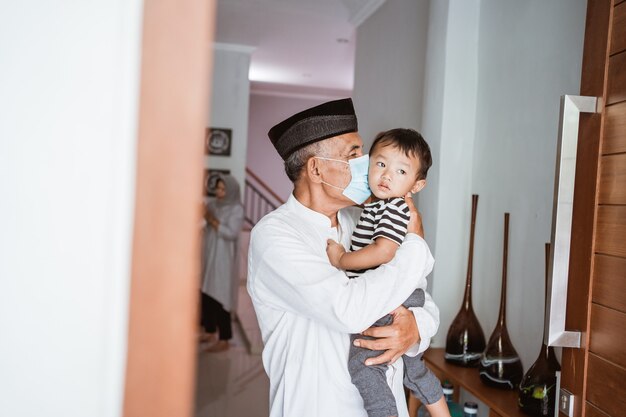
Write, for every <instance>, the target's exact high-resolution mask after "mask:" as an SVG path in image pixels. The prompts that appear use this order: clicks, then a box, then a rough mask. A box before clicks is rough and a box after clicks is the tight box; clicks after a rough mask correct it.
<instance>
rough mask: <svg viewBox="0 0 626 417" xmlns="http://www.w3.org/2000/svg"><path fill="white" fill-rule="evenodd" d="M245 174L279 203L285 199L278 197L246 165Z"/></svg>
mask: <svg viewBox="0 0 626 417" xmlns="http://www.w3.org/2000/svg"><path fill="white" fill-rule="evenodd" d="M246 175H250V176H251V177H252V178H253V179H254V181H255V182H256V183H257V184H259V185H260V186H261V187H262V188H263V189H264V190H265V191H267V192H268V193H269V194H270V195H271V196H272V197H274V198H275V199H276V201H278V202H279V203H280V204H283V203H284V202H285V200H283V199H282V198H280V197H279V196H278V194H276V193H275V192H274V191H273V190H272V189H271V188H270V187H269V186H268V185H267V184H265V182H263V180H262V179H261V178H259V177H258V176H257V175H256V174H255V173H254V172H252V171H251V170H250V168H248V167H246Z"/></svg>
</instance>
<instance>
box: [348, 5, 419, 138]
mask: <svg viewBox="0 0 626 417" xmlns="http://www.w3.org/2000/svg"><path fill="white" fill-rule="evenodd" d="M428 3H429V2H428V0H393V1H386V2H385V3H384V4H383V5H382V6H380V8H379V9H378V10H377V11H376V12H375V13H374V14H373V15H372V16H370V17H369V18H368V19H367V20H366V21H365V22H364V23H363V24H361V26H359V27H358V29H357V45H356V56H355V76H354V94H353V97H354V106H355V109H356V111H357V116H358V118H359V133H360V134H361V136H362V137H363V141H364V143H365V145H366V149H367V150H369V146H370V145H371V143H372V142H373V140H374V136H376V134H377V133H378V132H381V131H383V130H388V129H393V128H396V127H405V128H413V129H417V130H421V127H422V126H421V115H422V95H423V83H424V71H425V64H424V63H425V57H426V38H427V36H426V35H427V29H428ZM426 140H428V138H426Z"/></svg>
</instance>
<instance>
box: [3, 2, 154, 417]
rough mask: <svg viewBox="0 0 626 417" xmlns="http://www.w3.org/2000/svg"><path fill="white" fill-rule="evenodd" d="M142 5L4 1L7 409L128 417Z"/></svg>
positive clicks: (78, 416) (34, 413)
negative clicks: (129, 310)
mask: <svg viewBox="0 0 626 417" xmlns="http://www.w3.org/2000/svg"><path fill="white" fill-rule="evenodd" d="M142 8H143V4H142V2H141V1H137V0H133V1H120V0H117V1H115V0H114V1H110V0H107V1H103V0H93V1H89V2H75V1H63V0H61V1H56V2H37V4H36V5H34V4H32V2H3V3H2V6H0V55H1V56H2V64H1V65H0V115H1V116H0V195H2V198H1V199H0V230H1V232H0V335H1V336H0V369H1V371H0V393H1V394H0V415H2V416H26V417H30V416H32V417H36V416H37V417H38V416H42V415H46V416H58V417H72V416H74V417H85V416H88V417H116V416H119V415H121V407H122V396H123V389H124V385H123V381H124V372H125V357H126V333H127V302H128V287H129V280H130V254H131V240H132V219H133V209H134V208H133V204H134V178H135V141H136V135H137V132H136V121H137V102H138V91H139V82H138V81H139V66H140V56H141V54H140V45H141V30H142V27H141V22H142Z"/></svg>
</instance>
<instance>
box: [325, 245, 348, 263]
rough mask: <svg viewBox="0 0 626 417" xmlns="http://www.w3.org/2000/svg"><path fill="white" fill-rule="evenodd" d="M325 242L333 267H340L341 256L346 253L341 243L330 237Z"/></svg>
mask: <svg viewBox="0 0 626 417" xmlns="http://www.w3.org/2000/svg"><path fill="white" fill-rule="evenodd" d="M326 243H327V244H326V253H327V254H328V259H329V260H330V263H331V265H332V266H334V267H335V268H341V257H342V256H343V255H344V253H346V250H345V249H344V247H343V245H341V244H339V243H337V242H335V241H334V240H332V239H328V241H327V242H326Z"/></svg>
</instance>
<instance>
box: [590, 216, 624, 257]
mask: <svg viewBox="0 0 626 417" xmlns="http://www.w3.org/2000/svg"><path fill="white" fill-rule="evenodd" d="M625 237H626V206H599V207H598V218H597V224H596V252H597V253H603V254H606V255H613V256H620V257H626V238H625Z"/></svg>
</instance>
